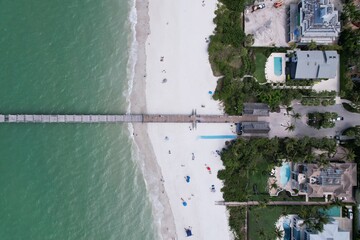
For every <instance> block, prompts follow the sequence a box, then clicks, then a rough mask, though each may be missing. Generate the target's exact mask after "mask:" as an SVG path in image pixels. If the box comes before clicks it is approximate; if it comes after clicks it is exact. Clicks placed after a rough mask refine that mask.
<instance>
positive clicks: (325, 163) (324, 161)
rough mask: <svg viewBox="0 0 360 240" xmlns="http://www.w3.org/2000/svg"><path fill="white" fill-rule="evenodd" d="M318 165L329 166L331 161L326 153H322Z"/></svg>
mask: <svg viewBox="0 0 360 240" xmlns="http://www.w3.org/2000/svg"><path fill="white" fill-rule="evenodd" d="M317 163H318V165H320V166H322V167H326V166H329V164H330V162H329V159H328V158H327V155H326V154H325V153H322V154H320V156H319V159H318V160H317Z"/></svg>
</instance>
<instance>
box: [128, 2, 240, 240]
mask: <svg viewBox="0 0 360 240" xmlns="http://www.w3.org/2000/svg"><path fill="white" fill-rule="evenodd" d="M136 8H137V14H138V24H137V36H136V37H137V41H138V46H139V48H138V61H137V64H136V76H135V80H134V86H133V93H132V96H131V112H133V113H144V112H145V113H155V114H175V113H178V114H191V112H192V110H193V109H196V110H197V113H198V114H222V110H221V107H220V105H219V103H218V102H216V101H214V100H212V97H211V94H209V91H212V92H213V91H214V90H215V87H216V81H217V78H216V77H214V76H213V74H212V71H211V68H210V64H209V61H208V53H207V44H208V43H207V42H206V39H208V37H209V35H211V34H212V31H213V29H214V27H215V26H214V24H213V22H212V21H213V18H214V16H215V15H214V11H215V8H216V2H215V1H214V0H206V1H202V0H195V1H194V0H182V1H175V0H152V1H151V2H150V3H146V2H143V1H140V0H137V3H136ZM147 13H148V14H147ZM145 41H146V43H145ZM145 53H146V54H145ZM145 64H146V65H145ZM164 79H166V80H164ZM234 131H235V127H234V126H232V127H231V125H230V124H203V123H200V124H198V126H197V129H196V130H195V129H191V124H170V123H169V124H147V125H145V124H134V138H135V141H136V143H137V145H138V146H139V149H140V156H139V157H140V159H141V163H142V167H143V172H144V175H145V179H146V183H147V186H148V190H149V192H150V198H151V200H152V202H153V204H154V206H155V209H156V211H155V212H154V214H155V219H156V220H157V221H158V224H159V226H160V231H161V235H162V237H163V239H224V240H226V239H231V238H232V236H231V233H230V230H229V227H228V217H227V212H226V208H225V207H223V206H217V205H215V201H221V200H223V198H222V194H221V192H220V189H221V187H222V185H221V181H220V180H219V179H217V171H218V170H219V169H221V168H223V166H222V162H221V160H220V157H219V156H218V154H217V153H216V150H221V148H222V147H223V146H224V144H225V141H226V139H201V138H200V136H209V135H234ZM193 154H194V157H193ZM193 158H194V160H193ZM207 166H208V167H210V168H211V174H210V173H209V171H208V170H207ZM185 176H190V182H186V181H185V178H184V177H185ZM211 185H214V186H215V189H216V191H215V192H212V191H211V190H210V189H211ZM181 199H183V200H181ZM182 201H186V203H187V206H183V204H182ZM159 210H160V211H159ZM189 226H190V227H191V228H192V233H193V236H191V237H190V238H187V237H186V234H185V231H184V228H188V227H189Z"/></svg>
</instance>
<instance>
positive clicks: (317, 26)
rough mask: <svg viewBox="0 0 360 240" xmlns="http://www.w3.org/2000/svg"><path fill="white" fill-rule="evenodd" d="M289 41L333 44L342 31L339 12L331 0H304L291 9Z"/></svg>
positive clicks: (291, 6)
mask: <svg viewBox="0 0 360 240" xmlns="http://www.w3.org/2000/svg"><path fill="white" fill-rule="evenodd" d="M288 24H289V30H290V32H289V41H294V42H298V43H303V44H308V43H310V42H311V41H314V42H316V43H317V44H332V43H335V42H336V41H337V38H338V37H339V33H340V31H341V28H340V22H339V13H338V11H337V10H335V8H334V4H332V3H331V2H330V0H302V1H301V2H300V3H299V4H291V5H290V10H289V21H288Z"/></svg>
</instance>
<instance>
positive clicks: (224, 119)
mask: <svg viewBox="0 0 360 240" xmlns="http://www.w3.org/2000/svg"><path fill="white" fill-rule="evenodd" d="M241 121H258V117H257V116H229V115H194V114H193V115H185V114H183V115H182V114H170V115H169V114H124V115H41V114H16V115H0V123H130V122H131V123H237V122H241Z"/></svg>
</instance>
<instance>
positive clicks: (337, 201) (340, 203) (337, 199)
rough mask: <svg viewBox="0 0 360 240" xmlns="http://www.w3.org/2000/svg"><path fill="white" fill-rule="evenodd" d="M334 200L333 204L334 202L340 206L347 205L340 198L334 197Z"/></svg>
mask: <svg viewBox="0 0 360 240" xmlns="http://www.w3.org/2000/svg"><path fill="white" fill-rule="evenodd" d="M332 202H333V204H334V205H335V206H338V207H343V206H345V203H344V202H343V201H342V200H341V199H340V198H334V199H333V200H332Z"/></svg>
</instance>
